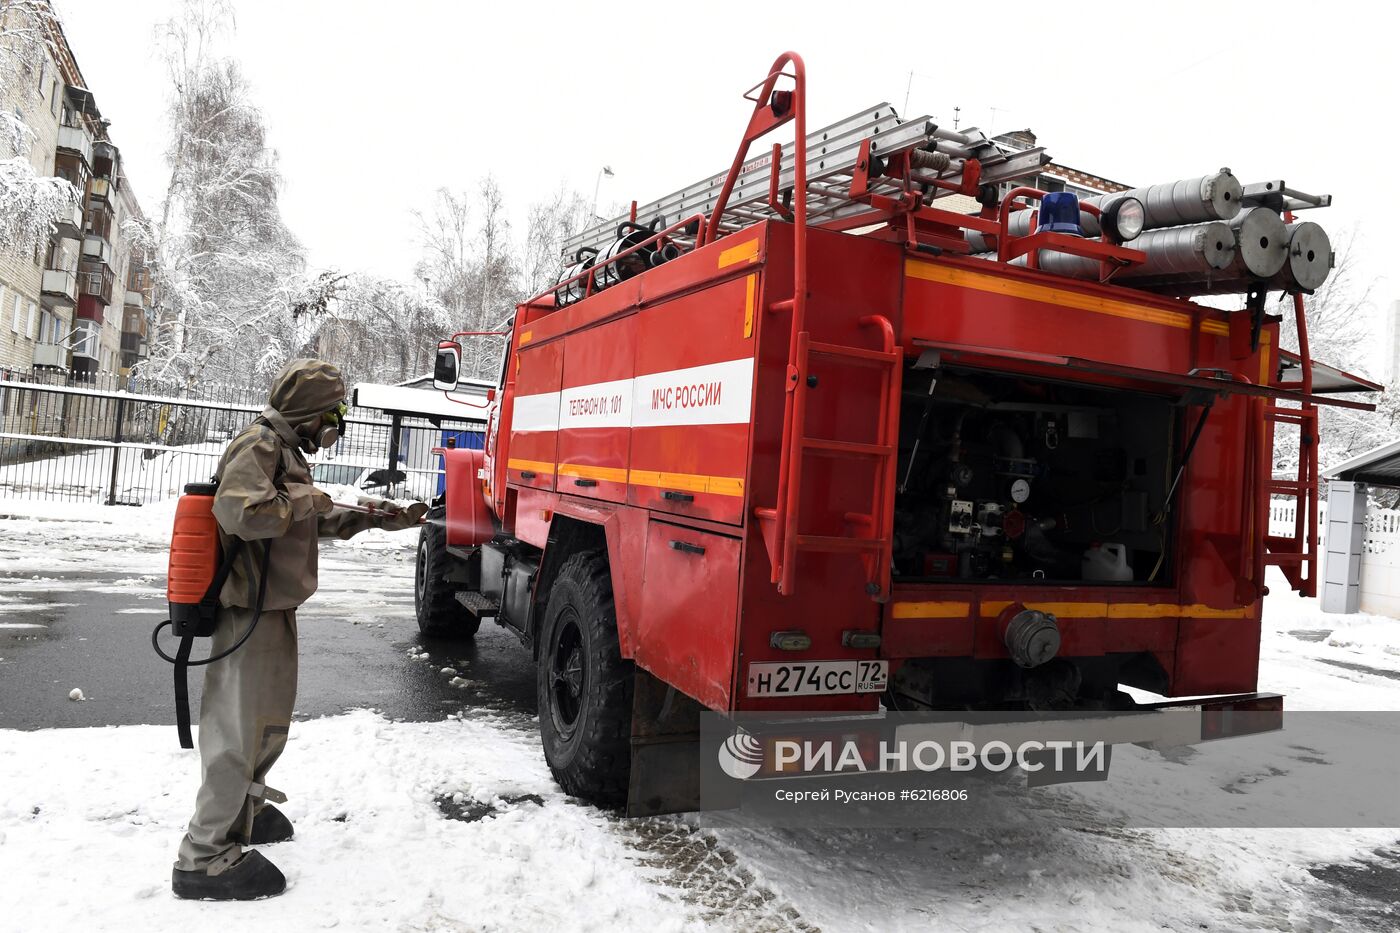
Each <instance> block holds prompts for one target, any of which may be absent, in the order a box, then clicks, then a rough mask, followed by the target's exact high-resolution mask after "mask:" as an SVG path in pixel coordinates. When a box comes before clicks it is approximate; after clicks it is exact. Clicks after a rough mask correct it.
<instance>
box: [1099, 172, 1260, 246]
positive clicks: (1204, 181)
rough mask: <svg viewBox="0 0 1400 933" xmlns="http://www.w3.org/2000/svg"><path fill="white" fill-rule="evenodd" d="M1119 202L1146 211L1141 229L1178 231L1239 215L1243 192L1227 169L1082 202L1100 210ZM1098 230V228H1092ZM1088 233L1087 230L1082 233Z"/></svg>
mask: <svg viewBox="0 0 1400 933" xmlns="http://www.w3.org/2000/svg"><path fill="white" fill-rule="evenodd" d="M1119 198H1137V199H1138V200H1139V201H1141V202H1142V206H1143V207H1145V208H1146V209H1147V221H1146V223H1145V224H1144V227H1145V228H1146V229H1148V230H1153V229H1156V228H1159V227H1180V226H1182V225H1185V224H1197V223H1206V222H1209V221H1212V220H1233V219H1234V217H1235V215H1236V214H1238V213H1239V212H1240V207H1241V206H1242V202H1243V198H1244V188H1243V187H1241V185H1240V182H1239V179H1237V178H1236V177H1235V176H1234V173H1232V172H1231V171H1230V170H1229V169H1228V168H1222V169H1221V170H1220V171H1218V172H1216V173H1215V174H1213V175H1202V176H1201V177H1199V178H1184V179H1182V180H1181V181H1170V182H1166V183H1164V184H1160V185H1148V186H1147V187H1145V188H1134V189H1132V190H1131V191H1122V192H1118V193H1115V194H1104V195H1098V196H1096V197H1092V198H1085V199H1084V202H1085V203H1086V204H1092V205H1094V206H1095V207H1097V208H1100V209H1103V208H1105V207H1107V206H1108V205H1110V204H1112V203H1113V202H1114V201H1117V200H1118V199H1119ZM1094 229H1096V230H1097V229H1098V225H1097V224H1095V225H1094ZM1084 232H1085V233H1086V234H1087V233H1088V232H1089V231H1088V230H1087V229H1086V230H1085V231H1084Z"/></svg>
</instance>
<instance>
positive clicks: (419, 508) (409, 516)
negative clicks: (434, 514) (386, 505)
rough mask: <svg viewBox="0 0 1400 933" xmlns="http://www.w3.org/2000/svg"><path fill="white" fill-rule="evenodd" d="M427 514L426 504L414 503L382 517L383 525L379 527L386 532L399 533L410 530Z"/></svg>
mask: <svg viewBox="0 0 1400 933" xmlns="http://www.w3.org/2000/svg"><path fill="white" fill-rule="evenodd" d="M427 514H428V505H427V503H426V502H415V503H413V504H412V505H410V506H407V507H405V508H402V509H399V510H398V511H397V512H390V513H388V514H386V515H385V516H384V519H383V524H381V525H380V526H379V527H381V528H383V529H385V530H386V531H399V530H401V529H403V528H412V527H413V526H414V525H416V524H418V522H419V520H420V519H422V517H423V516H424V515H427Z"/></svg>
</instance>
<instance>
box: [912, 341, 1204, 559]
mask: <svg viewBox="0 0 1400 933" xmlns="http://www.w3.org/2000/svg"><path fill="white" fill-rule="evenodd" d="M903 403H904V404H903V406H902V412H901V421H900V461H899V469H898V473H897V484H898V485H897V487H896V488H897V495H896V499H895V523H894V527H895V544H894V572H895V581H896V582H897V583H899V582H904V583H940V582H948V583H965V582H968V581H997V582H1001V583H1034V584H1081V583H1092V584H1093V585H1095V586H1099V585H1113V584H1122V585H1136V586H1143V585H1161V586H1168V585H1170V584H1171V583H1172V582H1173V580H1172V574H1173V572H1174V568H1173V567H1172V560H1171V555H1172V551H1173V548H1172V545H1173V541H1174V526H1175V519H1174V517H1173V516H1172V514H1171V511H1170V510H1169V509H1167V508H1166V504H1167V496H1168V491H1169V490H1170V488H1171V485H1172V476H1173V471H1174V469H1175V466H1176V457H1177V454H1178V451H1179V449H1180V447H1181V438H1182V431H1183V423H1184V418H1183V407H1182V405H1181V403H1180V398H1179V396H1178V397H1173V396H1169V395H1161V394H1153V393H1150V392H1137V391H1129V390H1125V389H1121V388H1105V387H1102V386H1096V385H1088V384H1083V383H1076V382H1072V381H1068V380H1054V379H1048V378H1040V377H1033V376H1026V375H1018V374H1014V373H1008V372H994V371H986V370H979V369H976V368H971V367H960V366H956V365H939V366H934V367H929V368H919V367H918V366H917V365H915V366H913V367H911V368H909V369H908V370H906V372H905V375H904V390H903Z"/></svg>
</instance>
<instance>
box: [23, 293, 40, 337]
mask: <svg viewBox="0 0 1400 933" xmlns="http://www.w3.org/2000/svg"><path fill="white" fill-rule="evenodd" d="M38 327H39V308H38V306H37V305H35V304H34V302H32V301H31V302H30V303H29V326H28V327H26V328H25V329H24V332H25V334H26V335H28V337H29V339H30V340H33V339H34V338H35V337H38V336H39V331H38Z"/></svg>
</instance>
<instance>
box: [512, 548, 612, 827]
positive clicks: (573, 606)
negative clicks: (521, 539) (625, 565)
mask: <svg viewBox="0 0 1400 933" xmlns="http://www.w3.org/2000/svg"><path fill="white" fill-rule="evenodd" d="M632 678H633V666H632V662H631V661H627V660H624V659H623V658H622V653H621V651H620V650H619V648H618V641H617V614H616V609H615V608H614V605H613V593H612V579H611V575H610V574H609V571H608V562H607V559H606V558H605V557H604V556H603V554H602V552H600V551H590V552H586V553H582V554H575V555H573V556H572V557H570V558H569V559H568V560H567V561H565V562H564V566H563V567H561V568H560V570H559V575H558V576H557V577H556V578H555V580H554V585H553V586H552V587H550V590H549V604H548V606H547V607H546V609H545V620H544V626H543V629H542V637H541V639H540V645H539V663H538V668H537V675H536V685H537V688H538V691H537V692H538V696H539V713H540V739H541V741H542V742H543V744H544V757H545V761H546V762H548V763H549V770H550V771H551V772H552V773H553V774H554V779H555V780H556V781H558V782H559V786H560V787H562V788H564V791H565V793H568V794H572V795H573V796H575V797H579V798H581V799H583V800H586V801H588V802H589V803H592V804H596V805H597V806H601V807H617V806H621V805H622V804H623V803H625V802H626V800H627V780H628V774H629V772H630V771H631V766H632Z"/></svg>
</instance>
